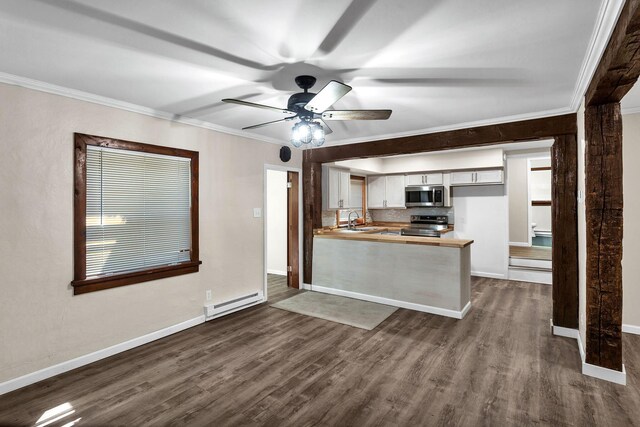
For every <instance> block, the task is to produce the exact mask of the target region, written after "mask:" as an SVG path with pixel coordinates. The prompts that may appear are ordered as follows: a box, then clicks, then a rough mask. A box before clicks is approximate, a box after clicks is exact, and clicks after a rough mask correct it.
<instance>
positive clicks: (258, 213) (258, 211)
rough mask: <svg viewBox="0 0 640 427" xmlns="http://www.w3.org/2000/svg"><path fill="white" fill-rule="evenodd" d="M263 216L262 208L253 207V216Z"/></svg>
mask: <svg viewBox="0 0 640 427" xmlns="http://www.w3.org/2000/svg"><path fill="white" fill-rule="evenodd" d="M261 216H262V208H253V217H254V218H260V217H261Z"/></svg>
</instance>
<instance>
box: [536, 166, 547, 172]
mask: <svg viewBox="0 0 640 427" xmlns="http://www.w3.org/2000/svg"><path fill="white" fill-rule="evenodd" d="M550 170H551V166H540V167H537V168H531V172H539V171H550Z"/></svg>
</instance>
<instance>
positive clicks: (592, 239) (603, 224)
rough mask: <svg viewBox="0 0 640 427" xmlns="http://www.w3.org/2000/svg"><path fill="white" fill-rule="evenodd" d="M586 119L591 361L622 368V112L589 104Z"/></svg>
mask: <svg viewBox="0 0 640 427" xmlns="http://www.w3.org/2000/svg"><path fill="white" fill-rule="evenodd" d="M585 122H586V128H585V133H586V153H585V163H586V164H585V171H586V223H587V224H586V225H587V277H586V279H587V319H586V320H587V325H586V326H587V330H586V349H585V350H586V361H587V363H590V364H593V365H598V366H602V367H604V368H608V369H614V370H618V371H621V370H622V208H623V199H622V116H621V114H620V103H618V102H614V103H609V104H603V105H593V106H588V107H587V108H586V111H585Z"/></svg>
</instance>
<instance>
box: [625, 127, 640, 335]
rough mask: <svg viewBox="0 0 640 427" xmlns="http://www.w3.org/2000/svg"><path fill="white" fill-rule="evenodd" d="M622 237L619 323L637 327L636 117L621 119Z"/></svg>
mask: <svg viewBox="0 0 640 427" xmlns="http://www.w3.org/2000/svg"><path fill="white" fill-rule="evenodd" d="M622 130H623V135H622V156H623V180H624V181H623V189H624V237H623V240H622V242H623V254H622V288H623V289H622V294H623V308H622V323H623V324H627V325H633V326H640V309H639V307H640V262H638V261H639V260H640V190H638V183H639V182H640V168H638V160H639V159H640V114H628V115H624V116H622Z"/></svg>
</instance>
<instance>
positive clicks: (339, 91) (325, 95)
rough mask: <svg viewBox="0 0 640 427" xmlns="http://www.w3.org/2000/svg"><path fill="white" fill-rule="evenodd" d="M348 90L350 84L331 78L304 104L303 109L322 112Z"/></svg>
mask: <svg viewBox="0 0 640 427" xmlns="http://www.w3.org/2000/svg"><path fill="white" fill-rule="evenodd" d="M350 90H351V86H348V85H346V84H344V83H340V82H337V81H335V80H331V81H330V82H329V83H327V85H326V86H325V87H323V88H322V89H321V90H320V92H318V93H317V94H316V96H314V97H313V99H312V100H311V101H309V102H308V103H307V105H305V106H304V109H305V110H307V111H312V112H314V113H322V112H324V111H325V110H326V109H327V108H329V107H331V106H332V105H333V104H334V103H335V102H336V101H337V100H339V99H340V98H342V97H343V96H345V95H346V94H347V93H349V91H350Z"/></svg>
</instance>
